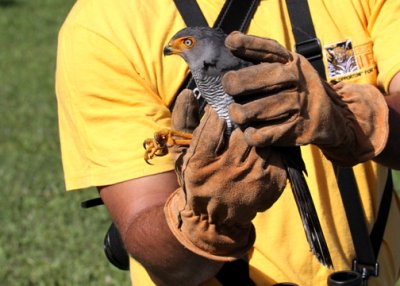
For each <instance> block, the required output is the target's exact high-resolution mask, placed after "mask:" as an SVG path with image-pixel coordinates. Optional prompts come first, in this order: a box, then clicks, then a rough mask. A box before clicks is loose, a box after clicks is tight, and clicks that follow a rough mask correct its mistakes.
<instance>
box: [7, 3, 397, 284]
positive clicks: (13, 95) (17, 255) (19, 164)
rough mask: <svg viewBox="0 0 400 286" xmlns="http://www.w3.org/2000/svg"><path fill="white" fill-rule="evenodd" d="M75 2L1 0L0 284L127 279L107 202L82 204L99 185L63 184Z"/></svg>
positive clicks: (94, 193)
mask: <svg viewBox="0 0 400 286" xmlns="http://www.w3.org/2000/svg"><path fill="white" fill-rule="evenodd" d="M110 1H112V0H110ZM74 2H75V1H74V0H0V116H1V117H0V118H1V120H0V184H1V199H0V225H1V232H0V284H1V285H7V286H10V285H11V286H14V285H17V286H20V285H46V286H47V285H58V286H62V285H129V277H128V272H123V271H120V270H118V269H116V268H114V267H113V266H112V265H111V264H110V263H108V262H107V260H106V258H105V256H104V253H103V238H104V234H105V232H106V231H107V228H108V226H109V224H110V219H109V217H108V214H107V211H106V209H105V208H104V207H103V206H100V207H96V208H92V209H89V210H84V209H81V208H80V202H81V201H83V200H86V199H90V198H93V197H96V196H97V191H96V190H94V189H91V190H87V191H84V192H81V191H77V192H69V193H67V192H65V188H64V182H63V175H62V166H61V161H60V150H59V140H58V130H57V113H56V111H57V105H56V98H55V94H54V73H55V58H56V45H57V33H58V30H59V28H60V26H61V24H62V22H63V20H64V19H65V17H66V15H67V13H68V11H69V9H70V8H71V7H72V5H73V4H74ZM395 180H396V185H397V186H400V176H399V175H398V173H397V174H396V178H395ZM398 189H400V188H398ZM399 227H400V226H399ZM398 286H400V283H399V284H398Z"/></svg>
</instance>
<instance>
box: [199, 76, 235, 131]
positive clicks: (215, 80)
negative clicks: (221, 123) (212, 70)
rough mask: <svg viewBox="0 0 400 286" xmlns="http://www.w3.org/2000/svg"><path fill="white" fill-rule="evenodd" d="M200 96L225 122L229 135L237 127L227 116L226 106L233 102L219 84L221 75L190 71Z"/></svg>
mask: <svg viewBox="0 0 400 286" xmlns="http://www.w3.org/2000/svg"><path fill="white" fill-rule="evenodd" d="M192 74H193V78H194V80H195V82H196V85H197V88H198V90H199V92H200V96H201V97H203V98H204V99H205V100H206V102H207V103H208V104H209V105H210V106H211V107H212V108H213V109H214V110H215V111H216V112H217V114H218V116H219V117H220V118H222V119H224V120H225V122H226V125H227V130H226V133H227V134H230V133H231V132H232V130H233V129H234V128H236V127H237V126H236V125H235V124H234V123H233V122H232V121H231V119H230V117H229V114H228V106H229V105H230V104H231V103H233V102H234V100H233V98H232V96H230V95H229V94H227V93H226V92H225V91H224V89H223V87H222V84H221V78H222V76H221V75H218V76H209V75H204V74H202V73H199V72H196V71H192Z"/></svg>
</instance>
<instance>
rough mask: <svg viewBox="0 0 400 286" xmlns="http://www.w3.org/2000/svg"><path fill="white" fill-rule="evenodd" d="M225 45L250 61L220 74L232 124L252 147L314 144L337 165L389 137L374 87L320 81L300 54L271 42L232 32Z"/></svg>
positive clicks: (373, 150)
mask: <svg viewBox="0 0 400 286" xmlns="http://www.w3.org/2000/svg"><path fill="white" fill-rule="evenodd" d="M225 44H226V46H227V47H228V48H229V49H231V51H232V52H233V53H234V54H235V55H237V56H239V57H243V58H246V59H249V60H251V61H254V62H261V63H260V64H256V65H254V66H251V67H247V68H244V69H240V70H237V71H230V72H228V73H227V74H225V76H224V78H223V86H224V88H225V90H226V92H227V93H229V94H230V95H232V96H233V97H234V98H235V101H236V102H239V103H236V104H232V105H231V107H230V116H231V119H232V121H233V122H235V123H236V124H238V125H241V126H246V128H245V131H244V136H245V138H246V142H247V143H248V144H249V145H251V146H259V147H260V146H269V145H281V146H293V145H297V146H298V145H305V144H315V145H317V146H319V148H320V149H321V150H322V151H323V152H324V154H325V155H326V157H327V158H328V159H330V160H331V161H334V162H335V163H337V164H339V165H347V166H351V165H354V164H357V163H359V162H363V161H366V160H369V159H372V158H373V157H375V156H376V155H378V154H379V153H380V152H381V151H382V150H383V148H384V146H385V144H386V140H387V137H388V107H387V104H386V102H385V100H384V97H383V95H382V94H381V93H380V92H379V90H378V89H377V88H375V87H374V86H372V85H362V86H360V85H345V84H340V85H337V86H334V87H333V88H332V87H331V86H330V85H329V84H327V83H326V82H325V81H323V80H322V79H321V78H320V76H319V75H318V73H317V71H316V70H315V69H314V68H313V67H312V65H311V64H310V63H309V62H308V61H307V60H306V59H305V58H304V57H303V56H301V55H299V54H296V53H291V52H289V51H288V50H286V49H285V48H284V47H282V46H281V45H280V44H279V43H277V42H276V41H274V40H271V39H266V38H259V37H254V36H247V35H244V34H242V33H240V32H233V33H231V34H230V35H229V36H228V37H227V39H226V41H225Z"/></svg>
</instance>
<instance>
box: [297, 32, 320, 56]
mask: <svg viewBox="0 0 400 286" xmlns="http://www.w3.org/2000/svg"><path fill="white" fill-rule="evenodd" d="M294 47H295V51H296V53H298V54H301V55H303V56H304V57H305V58H306V59H307V60H309V61H313V60H318V59H321V58H322V48H321V42H320V41H319V39H318V38H313V39H310V40H306V41H303V42H300V43H296V44H295V46H294Z"/></svg>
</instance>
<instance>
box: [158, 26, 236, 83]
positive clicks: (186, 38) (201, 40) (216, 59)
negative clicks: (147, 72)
mask: <svg viewBox="0 0 400 286" xmlns="http://www.w3.org/2000/svg"><path fill="white" fill-rule="evenodd" d="M226 36H227V35H226V34H225V33H224V32H223V31H222V30H220V29H212V28H207V27H188V28H184V29H182V30H180V31H179V32H178V33H176V34H175V35H174V36H173V37H172V39H171V40H170V41H169V43H168V45H167V46H166V47H165V48H164V55H179V56H181V57H182V58H183V59H184V60H185V61H186V63H187V64H188V65H189V67H190V69H191V70H192V71H201V72H206V73H207V74H210V75H212V74H221V73H223V72H224V71H227V70H231V69H233V66H235V65H238V61H240V60H239V59H238V58H236V57H234V56H233V55H232V53H231V52H230V50H229V49H228V48H226V47H225V44H224V42H225V38H226Z"/></svg>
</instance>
